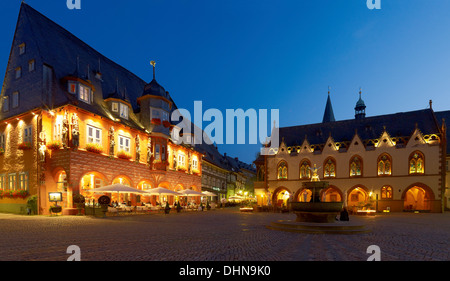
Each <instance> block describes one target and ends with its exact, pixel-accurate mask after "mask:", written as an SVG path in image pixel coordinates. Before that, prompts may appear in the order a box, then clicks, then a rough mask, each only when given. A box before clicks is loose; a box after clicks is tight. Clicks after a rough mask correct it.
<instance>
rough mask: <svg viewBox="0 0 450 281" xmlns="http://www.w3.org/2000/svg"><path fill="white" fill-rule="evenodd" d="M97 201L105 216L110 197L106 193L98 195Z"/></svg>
mask: <svg viewBox="0 0 450 281" xmlns="http://www.w3.org/2000/svg"><path fill="white" fill-rule="evenodd" d="M98 203H99V204H100V206H102V212H103V217H104V218H106V212H107V211H108V206H109V203H111V198H109V197H108V196H106V195H103V196H100V198H98Z"/></svg>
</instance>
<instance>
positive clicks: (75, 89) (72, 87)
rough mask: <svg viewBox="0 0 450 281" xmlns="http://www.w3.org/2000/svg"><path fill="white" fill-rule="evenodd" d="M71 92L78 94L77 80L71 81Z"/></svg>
mask: <svg viewBox="0 0 450 281" xmlns="http://www.w3.org/2000/svg"><path fill="white" fill-rule="evenodd" d="M68 91H69V93H71V94H76V93H77V83H75V82H69V89H68Z"/></svg>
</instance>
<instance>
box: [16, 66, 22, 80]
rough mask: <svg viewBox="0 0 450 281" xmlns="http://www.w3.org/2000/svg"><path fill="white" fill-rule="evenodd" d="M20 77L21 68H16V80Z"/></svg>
mask: <svg viewBox="0 0 450 281" xmlns="http://www.w3.org/2000/svg"><path fill="white" fill-rule="evenodd" d="M20 77H22V67H17V68H16V79H19V78H20Z"/></svg>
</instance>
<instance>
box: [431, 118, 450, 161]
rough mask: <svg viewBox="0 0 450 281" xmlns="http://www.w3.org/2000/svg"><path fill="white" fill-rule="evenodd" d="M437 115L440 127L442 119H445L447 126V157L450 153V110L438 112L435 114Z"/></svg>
mask: <svg viewBox="0 0 450 281" xmlns="http://www.w3.org/2000/svg"><path fill="white" fill-rule="evenodd" d="M434 114H435V115H436V119H437V121H438V122H439V124H440V125H442V119H445V126H446V127H447V135H446V137H447V155H449V154H450V153H449V152H450V138H449V137H450V133H449V131H448V130H449V125H450V110H447V111H438V112H435V113H434Z"/></svg>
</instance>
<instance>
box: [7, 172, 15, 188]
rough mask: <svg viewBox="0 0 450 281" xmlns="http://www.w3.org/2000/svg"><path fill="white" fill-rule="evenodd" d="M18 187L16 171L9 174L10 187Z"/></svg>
mask: <svg viewBox="0 0 450 281" xmlns="http://www.w3.org/2000/svg"><path fill="white" fill-rule="evenodd" d="M16 187H17V175H16V174H15V173H13V174H8V189H9V190H16Z"/></svg>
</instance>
